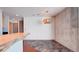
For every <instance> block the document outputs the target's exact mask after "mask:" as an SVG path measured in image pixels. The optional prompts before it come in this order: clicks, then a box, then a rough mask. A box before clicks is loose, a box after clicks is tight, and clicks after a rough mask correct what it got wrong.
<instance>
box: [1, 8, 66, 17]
mask: <svg viewBox="0 0 79 59" xmlns="http://www.w3.org/2000/svg"><path fill="white" fill-rule="evenodd" d="M1 9H2V11H3V12H4V13H6V14H8V15H13V16H15V15H17V16H21V17H22V16H23V17H24V16H55V15H56V14H58V13H59V12H61V11H62V10H63V9H65V7H1Z"/></svg>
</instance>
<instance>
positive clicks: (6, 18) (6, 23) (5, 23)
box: [3, 15, 9, 32]
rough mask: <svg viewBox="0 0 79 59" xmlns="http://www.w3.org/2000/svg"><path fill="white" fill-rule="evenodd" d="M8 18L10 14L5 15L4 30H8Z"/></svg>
mask: <svg viewBox="0 0 79 59" xmlns="http://www.w3.org/2000/svg"><path fill="white" fill-rule="evenodd" d="M8 19H9V16H6V15H5V16H4V25H3V32H8Z"/></svg>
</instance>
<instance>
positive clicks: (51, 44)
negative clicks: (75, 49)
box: [27, 40, 71, 52]
mask: <svg viewBox="0 0 79 59" xmlns="http://www.w3.org/2000/svg"><path fill="white" fill-rule="evenodd" d="M27 42H28V44H30V45H31V47H33V48H35V49H36V50H38V51H39V52H71V51H70V50H69V49H67V48H66V47H64V46H62V45H61V44H59V43H57V42H55V41H52V40H27Z"/></svg>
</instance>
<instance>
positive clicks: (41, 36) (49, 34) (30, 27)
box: [24, 17, 54, 40]
mask: <svg viewBox="0 0 79 59" xmlns="http://www.w3.org/2000/svg"><path fill="white" fill-rule="evenodd" d="M42 18H43V17H24V33H25V34H27V33H30V35H28V36H27V37H26V39H27V40H50V39H54V28H53V27H54V23H53V24H52V23H51V24H46V25H45V24H42V23H41V20H42ZM52 20H53V19H52ZM52 22H53V21H52Z"/></svg>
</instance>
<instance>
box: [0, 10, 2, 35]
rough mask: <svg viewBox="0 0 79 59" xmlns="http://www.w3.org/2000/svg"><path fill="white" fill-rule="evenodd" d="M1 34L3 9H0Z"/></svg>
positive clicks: (0, 29) (0, 33)
mask: <svg viewBox="0 0 79 59" xmlns="http://www.w3.org/2000/svg"><path fill="white" fill-rule="evenodd" d="M0 35H2V11H1V10H0Z"/></svg>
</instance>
